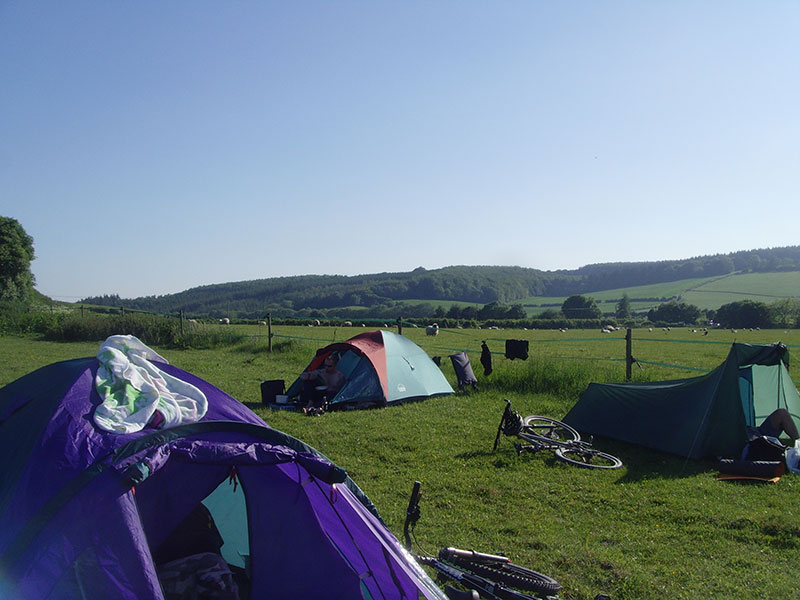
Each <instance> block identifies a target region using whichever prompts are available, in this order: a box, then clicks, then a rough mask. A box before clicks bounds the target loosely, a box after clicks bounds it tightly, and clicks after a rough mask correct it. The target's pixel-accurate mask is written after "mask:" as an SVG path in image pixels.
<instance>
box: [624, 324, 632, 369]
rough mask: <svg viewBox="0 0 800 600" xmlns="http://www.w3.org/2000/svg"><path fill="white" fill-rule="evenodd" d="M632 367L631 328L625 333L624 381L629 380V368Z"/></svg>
mask: <svg viewBox="0 0 800 600" xmlns="http://www.w3.org/2000/svg"><path fill="white" fill-rule="evenodd" d="M632 366H633V353H632V352H631V328H630V327H628V331H627V332H626V333H625V381H630V380H631V367H632Z"/></svg>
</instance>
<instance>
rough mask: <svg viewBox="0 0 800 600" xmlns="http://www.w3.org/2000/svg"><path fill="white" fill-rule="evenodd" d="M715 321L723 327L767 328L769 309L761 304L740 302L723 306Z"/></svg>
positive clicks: (746, 301)
mask: <svg viewBox="0 0 800 600" xmlns="http://www.w3.org/2000/svg"><path fill="white" fill-rule="evenodd" d="M716 319H717V321H719V323H720V324H721V325H724V326H725V327H769V326H770V318H769V308H767V305H766V304H764V303H763V302H754V301H753V300H742V301H741V302H731V303H730V304H723V305H722V306H720V307H719V310H717V314H716Z"/></svg>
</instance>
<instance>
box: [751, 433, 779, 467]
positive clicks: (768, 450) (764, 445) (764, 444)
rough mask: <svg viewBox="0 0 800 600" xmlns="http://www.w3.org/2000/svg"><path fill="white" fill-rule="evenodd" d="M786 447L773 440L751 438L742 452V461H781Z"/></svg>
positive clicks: (763, 437)
mask: <svg viewBox="0 0 800 600" xmlns="http://www.w3.org/2000/svg"><path fill="white" fill-rule="evenodd" d="M785 456H786V446H784V445H783V444H781V443H780V442H779V441H778V440H776V439H775V438H771V437H767V436H764V435H759V436H755V437H753V438H752V439H751V440H750V441H749V442H747V445H745V447H744V450H743V451H742V460H749V461H761V460H765V461H776V460H777V461H781V462H782V461H783V460H784V457H785Z"/></svg>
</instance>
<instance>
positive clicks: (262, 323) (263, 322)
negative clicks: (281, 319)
mask: <svg viewBox="0 0 800 600" xmlns="http://www.w3.org/2000/svg"><path fill="white" fill-rule="evenodd" d="M258 324H259V325H266V324H267V322H266V321H259V322H258Z"/></svg>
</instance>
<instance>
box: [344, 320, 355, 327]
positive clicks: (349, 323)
mask: <svg viewBox="0 0 800 600" xmlns="http://www.w3.org/2000/svg"><path fill="white" fill-rule="evenodd" d="M342 325H344V326H345V327H352V326H353V322H352V321H345V322H344V323H342Z"/></svg>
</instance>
